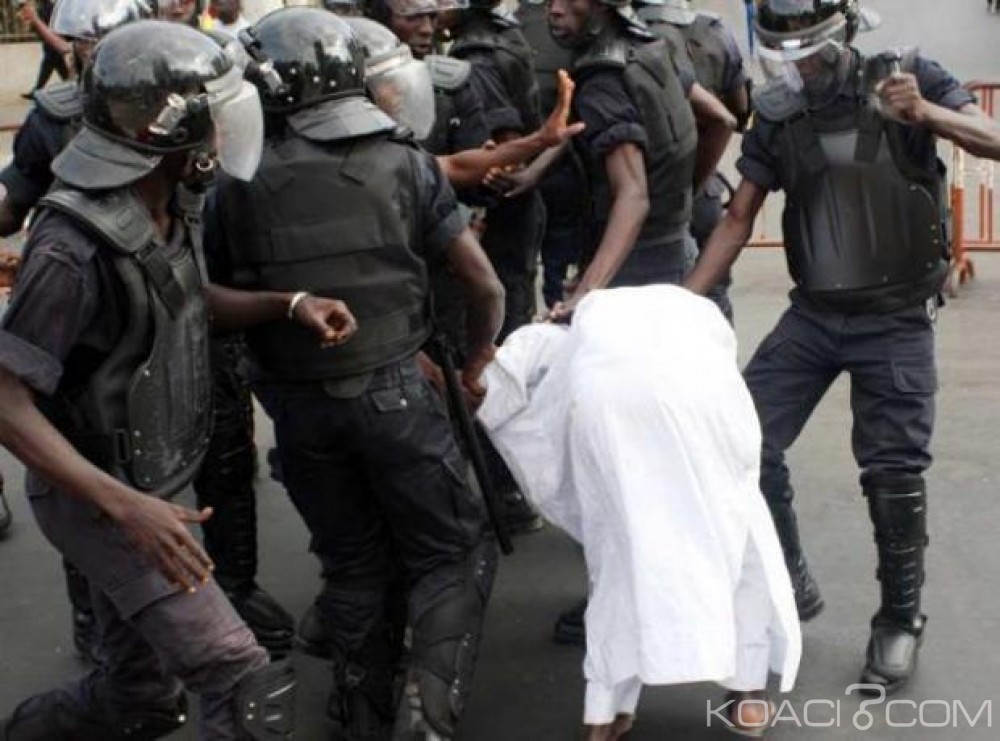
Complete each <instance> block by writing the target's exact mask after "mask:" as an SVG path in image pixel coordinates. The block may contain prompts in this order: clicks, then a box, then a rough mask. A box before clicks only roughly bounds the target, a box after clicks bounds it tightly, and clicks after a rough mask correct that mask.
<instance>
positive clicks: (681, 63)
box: [639, 5, 728, 95]
mask: <svg viewBox="0 0 1000 741" xmlns="http://www.w3.org/2000/svg"><path fill="white" fill-rule="evenodd" d="M667 10H668V9H667V8H664V7H663V6H659V5H648V6H646V7H643V8H642V9H640V10H639V17H640V18H642V19H643V20H644V21H646V23H647V24H648V25H649V30H650V31H652V32H653V33H654V34H656V35H657V36H658V37H659V38H661V39H663V40H664V41H666V42H667V46H668V47H669V48H670V55H671V57H672V58H673V60H674V63H675V64H676V65H677V67H678V68H679V69H689V70H691V71H692V73H693V74H694V77H695V79H696V80H697V81H698V84H699V85H701V86H702V87H703V88H705V89H706V90H708V91H710V92H712V93H713V94H715V95H719V93H720V92H721V91H722V83H723V77H724V75H725V73H726V60H727V59H728V55H727V53H726V43H725V40H724V37H723V35H722V25H721V22H720V20H719V17H718V16H717V15H715V14H714V13H698V16H697V18H695V20H694V22H693V23H689V24H687V25H678V24H676V23H672V22H671V21H669V20H667Z"/></svg>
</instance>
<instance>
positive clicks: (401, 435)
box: [254, 358, 492, 665]
mask: <svg viewBox="0 0 1000 741" xmlns="http://www.w3.org/2000/svg"><path fill="white" fill-rule="evenodd" d="M254 390H255V392H256V394H257V396H258V398H259V399H260V401H261V402H262V403H263V405H264V407H265V409H266V410H267V412H268V414H269V415H270V417H271V419H272V420H274V429H275V436H276V439H277V443H278V453H279V457H280V460H281V465H282V470H283V471H284V477H285V481H284V483H285V487H286V488H287V490H288V493H289V495H290V496H291V498H292V502H293V503H294V505H295V507H296V508H297V509H298V511H299V513H300V514H301V515H302V518H303V519H304V520H305V523H306V525H307V527H308V528H309V531H310V534H311V535H312V546H311V547H312V550H313V551H314V552H315V553H316V554H317V555H318V556H319V557H320V560H321V561H322V563H323V566H324V578H325V579H326V586H325V588H324V592H323V595H322V597H321V599H320V602H319V607H320V609H321V611H322V613H323V617H324V622H325V624H326V626H327V628H328V630H329V633H330V636H331V639H332V642H333V645H334V647H335V649H336V650H337V651H338V652H339V653H340V655H341V658H342V659H343V660H345V661H347V662H349V663H353V662H358V663H360V664H362V665H370V663H371V661H372V660H373V658H374V657H373V656H372V655H371V645H372V642H373V640H376V641H377V638H376V635H377V634H379V633H380V632H381V630H382V626H381V623H382V622H383V621H384V620H385V619H387V613H388V612H390V611H391V609H392V607H393V605H392V604H390V599H391V597H392V592H394V591H395V590H394V587H395V585H396V584H398V582H396V579H397V577H398V575H399V574H398V572H399V569H398V568H397V565H398V564H401V565H402V569H403V576H404V579H405V583H406V585H407V586H408V587H410V590H411V591H410V598H409V612H410V617H411V621H412V620H413V619H414V616H418V615H420V614H422V613H423V612H425V611H426V610H427V609H428V607H429V606H430V605H432V604H433V603H435V602H436V601H440V599H441V595H442V594H443V593H445V592H448V591H449V588H451V587H453V586H454V585H453V584H451V582H453V581H455V580H456V579H457V580H462V579H464V578H465V577H464V574H465V565H466V564H467V562H468V561H469V559H470V558H471V557H472V555H471V554H472V553H473V551H474V550H475V549H477V548H479V547H482V545H483V544H484V541H485V540H486V535H485V533H486V529H485V510H484V508H483V506H482V503H481V501H480V500H479V499H477V498H475V496H474V494H473V493H472V491H471V490H470V489H469V487H468V486H467V483H466V478H465V463H464V461H463V459H462V456H461V453H460V452H459V448H458V446H457V444H456V442H455V438H454V436H453V434H452V428H451V423H450V422H449V420H448V417H447V414H446V411H445V408H444V405H443V402H442V400H441V398H440V396H439V395H438V394H437V392H436V391H435V390H434V389H433V388H432V387H431V385H430V384H429V382H428V381H427V380H426V379H425V378H424V377H423V374H422V373H421V372H420V370H419V368H418V367H417V365H416V362H415V361H414V360H413V359H412V358H410V359H408V360H406V361H404V362H402V363H398V364H392V365H388V366H386V367H383V368H381V369H379V370H377V371H376V372H375V373H374V374H373V376H372V378H371V380H370V382H369V383H368V386H367V388H366V389H365V390H364V391H363V392H362V393H361V394H360V395H358V396H356V397H354V398H334V397H333V396H331V395H330V394H329V393H328V392H327V390H326V389H325V388H324V386H323V384H322V383H299V384H293V383H260V384H256V385H255V389H254ZM490 578H492V575H490ZM459 591H461V587H459ZM482 603H483V604H485V597H484V599H483V600H482ZM420 639H421V637H420V636H418V635H417V634H416V628H414V642H415V643H417V642H419V641H420ZM375 660H377V659H375Z"/></svg>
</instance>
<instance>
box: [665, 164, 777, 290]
mask: <svg viewBox="0 0 1000 741" xmlns="http://www.w3.org/2000/svg"><path fill="white" fill-rule="evenodd" d="M766 198H767V191H766V190H765V189H764V188H762V187H760V186H759V185H757V184H756V183H754V182H752V181H750V180H747V179H746V178H744V179H743V180H741V181H740V184H739V187H737V188H736V193H735V194H734V195H733V198H732V200H731V201H730V202H729V208H728V209H727V210H726V215H725V216H724V217H723V218H722V221H720V222H719V225H718V226H717V227H715V231H713V232H712V235H711V236H710V237H709V238H708V244H706V245H705V249H704V250H703V251H702V253H701V256H700V257H699V258H698V264H697V265H695V268H694V270H692V271H691V274H690V275H688V277H687V279H686V280H685V281H684V287H685V288H688V289H690V290H692V291H694V292H695V293H698V294H701V295H705V294H706V293H708V291H709V290H710V289H711V288H712V286H714V285H717V284H718V282H719V281H720V280H721V279H722V277H723V276H724V275H725V274H726V273H727V272H728V271H729V268H730V267H732V265H733V263H734V262H736V258H737V257H739V254H740V252H741V251H742V250H743V247H744V246H745V245H746V243H747V242H748V241H749V240H750V235H751V233H752V232H753V222H754V219H756V218H757V214H758V213H760V209H761V207H762V206H763V205H764V200H765V199H766Z"/></svg>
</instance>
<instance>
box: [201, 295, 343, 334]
mask: <svg viewBox="0 0 1000 741" xmlns="http://www.w3.org/2000/svg"><path fill="white" fill-rule="evenodd" d="M205 294H206V297H207V299H208V305H209V309H210V310H211V313H212V322H213V324H214V325H215V326H216V327H218V328H219V329H228V330H238V329H247V328H249V327H254V326H256V325H258V324H264V323H265V322H274V321H284V320H287V319H289V318H290V317H289V315H288V313H289V307H291V304H292V299H293V298H295V296H296V294H294V293H280V292H275V291H240V290H237V289H235V288H226V287H224V286H220V285H217V284H214V283H213V284H210V285H209V286H208V287H207V288H206V289H205ZM292 318H294V319H295V320H296V321H298V322H299V323H300V324H303V325H305V326H306V327H310V328H311V329H314V330H315V331H316V333H317V334H318V335H319V338H320V342H321V344H322V345H324V346H327V345H337V344H340V343H343V342H346V341H347V340H348V339H350V337H351V335H353V334H354V332H355V331H356V330H357V326H358V325H357V322H356V321H355V319H354V316H353V315H352V314H351V312H350V311H349V310H348V308H347V305H346V304H345V303H344V302H343V301H338V300H336V299H329V298H323V297H320V296H311V295H306V296H303V297H301V298H300V299H299V300H298V301H297V302H296V304H295V307H294V312H293V317H292Z"/></svg>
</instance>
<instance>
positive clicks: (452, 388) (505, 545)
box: [431, 332, 514, 556]
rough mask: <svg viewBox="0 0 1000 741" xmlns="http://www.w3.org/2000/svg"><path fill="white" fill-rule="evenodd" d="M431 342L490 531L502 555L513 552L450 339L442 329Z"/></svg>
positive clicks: (452, 415)
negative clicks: (477, 484)
mask: <svg viewBox="0 0 1000 741" xmlns="http://www.w3.org/2000/svg"><path fill="white" fill-rule="evenodd" d="M431 342H432V343H433V344H434V345H435V346H436V347H437V350H438V354H439V355H440V357H441V369H442V370H443V371H444V385H445V389H446V390H447V392H448V408H449V410H450V411H451V418H452V422H453V423H454V424H455V426H456V427H457V428H458V434H459V435H460V436H461V437H462V440H463V441H464V442H465V449H466V450H467V451H468V453H469V458H471V459H472V470H473V472H474V473H475V475H476V481H477V482H478V483H479V491H480V492H482V495H483V502H484V503H485V504H486V513H487V514H488V515H489V518H490V524H491V525H493V532H494V533H496V536H497V543H498V544H499V545H500V550H501V552H502V553H503V554H504V555H507V556H509V555H510V554H511V553H513V552H514V544H513V543H512V542H511V540H510V533H508V532H507V521H506V520H505V519H504V516H503V503H502V502H501V501H500V498H499V497H498V496H497V493H496V491H495V490H494V489H493V479H492V478H490V472H489V470H487V468H486V457H485V456H484V455H483V448H482V446H481V445H480V444H479V436H478V435H476V430H475V427H474V426H473V424H472V415H470V414H469V408H468V407H467V406H466V405H465V396H464V395H463V394H462V389H461V388H459V385H458V372H457V371H456V369H455V356H454V354H453V352H454V351H453V349H452V346H451V342H450V341H449V340H448V337H447V336H446V335H444V334H443V333H442V332H438V333H436V334H435V336H434V338H433V339H432V340H431Z"/></svg>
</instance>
